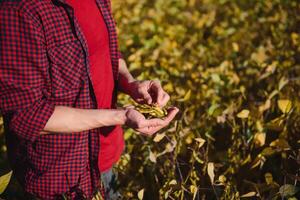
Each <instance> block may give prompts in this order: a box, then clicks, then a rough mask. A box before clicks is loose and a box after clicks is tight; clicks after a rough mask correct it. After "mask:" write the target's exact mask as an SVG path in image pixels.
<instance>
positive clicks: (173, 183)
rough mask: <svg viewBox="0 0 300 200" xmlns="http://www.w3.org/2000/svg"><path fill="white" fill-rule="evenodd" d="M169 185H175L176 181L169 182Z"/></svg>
mask: <svg viewBox="0 0 300 200" xmlns="http://www.w3.org/2000/svg"><path fill="white" fill-rule="evenodd" d="M169 185H177V181H176V180H175V179H173V180H171V181H170V183H169Z"/></svg>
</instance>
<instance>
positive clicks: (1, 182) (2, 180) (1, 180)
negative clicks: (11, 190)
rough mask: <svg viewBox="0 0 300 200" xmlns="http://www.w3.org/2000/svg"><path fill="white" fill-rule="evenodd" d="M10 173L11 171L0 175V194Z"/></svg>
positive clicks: (6, 183) (7, 181) (8, 179)
mask: <svg viewBox="0 0 300 200" xmlns="http://www.w3.org/2000/svg"><path fill="white" fill-rule="evenodd" d="M11 175H12V171H10V172H8V173H7V174H5V175H3V176H1V177H0V194H2V193H3V192H4V190H5V189H6V187H7V185H8V183H9V181H10V178H11Z"/></svg>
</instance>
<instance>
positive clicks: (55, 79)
mask: <svg viewBox="0 0 300 200" xmlns="http://www.w3.org/2000/svg"><path fill="white" fill-rule="evenodd" d="M48 55H49V61H50V77H51V84H52V89H53V92H54V94H55V93H56V91H68V90H72V89H75V88H78V87H79V86H80V84H81V83H82V80H83V76H84V72H85V55H84V51H83V48H82V46H81V43H80V41H79V40H77V39H71V40H68V41H65V42H60V43H58V44H55V45H54V46H52V47H51V48H49V49H48Z"/></svg>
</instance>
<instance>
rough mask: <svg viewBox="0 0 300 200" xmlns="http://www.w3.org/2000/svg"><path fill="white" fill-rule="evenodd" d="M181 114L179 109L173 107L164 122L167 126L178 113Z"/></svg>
mask: <svg viewBox="0 0 300 200" xmlns="http://www.w3.org/2000/svg"><path fill="white" fill-rule="evenodd" d="M178 112H179V109H178V108H176V107H172V108H170V109H169V110H168V115H167V116H166V117H165V119H164V120H163V121H164V122H165V123H166V124H169V123H170V122H171V121H172V120H173V119H174V117H175V116H176V115H177V113H178Z"/></svg>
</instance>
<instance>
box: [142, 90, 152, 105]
mask: <svg viewBox="0 0 300 200" xmlns="http://www.w3.org/2000/svg"><path fill="white" fill-rule="evenodd" d="M143 95H144V100H145V102H146V103H147V104H151V103H152V97H151V96H150V94H149V93H148V92H145V94H143Z"/></svg>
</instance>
